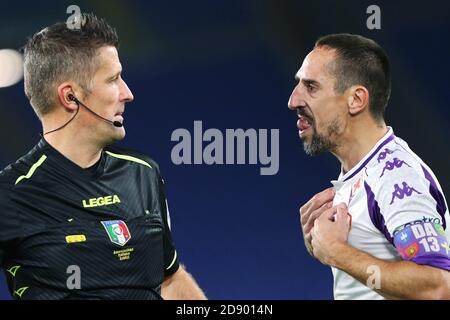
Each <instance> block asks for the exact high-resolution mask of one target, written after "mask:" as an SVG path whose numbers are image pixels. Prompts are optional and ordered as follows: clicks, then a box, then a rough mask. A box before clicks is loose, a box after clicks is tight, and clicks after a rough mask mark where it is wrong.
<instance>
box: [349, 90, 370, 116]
mask: <svg viewBox="0 0 450 320" xmlns="http://www.w3.org/2000/svg"><path fill="white" fill-rule="evenodd" d="M347 105H348V111H349V113H350V114H351V115H353V116H354V115H357V114H359V113H361V112H362V111H364V110H365V109H366V108H368V107H369V91H368V90H367V88H366V87H364V86H360V85H355V86H351V87H350V88H349V89H348V95H347Z"/></svg>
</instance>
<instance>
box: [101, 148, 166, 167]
mask: <svg viewBox="0 0 450 320" xmlns="http://www.w3.org/2000/svg"><path fill="white" fill-rule="evenodd" d="M105 151H106V152H107V153H108V152H109V153H110V154H115V155H122V156H128V157H133V158H136V159H139V160H141V161H144V162H146V163H148V164H149V165H150V167H151V168H152V169H155V170H156V172H157V173H158V174H159V173H160V172H159V165H158V163H157V162H156V161H155V160H153V159H152V158H151V157H150V156H148V155H147V154H145V153H143V152H141V151H139V150H136V149H133V148H128V147H121V146H120V147H119V146H115V145H113V146H108V147H106V148H105Z"/></svg>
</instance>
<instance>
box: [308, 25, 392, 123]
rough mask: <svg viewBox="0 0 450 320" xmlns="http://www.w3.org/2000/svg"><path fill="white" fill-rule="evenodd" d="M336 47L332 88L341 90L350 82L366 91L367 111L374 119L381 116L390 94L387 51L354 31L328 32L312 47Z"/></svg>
mask: <svg viewBox="0 0 450 320" xmlns="http://www.w3.org/2000/svg"><path fill="white" fill-rule="evenodd" d="M317 47H328V48H332V49H335V50H336V59H335V61H334V62H333V63H332V65H331V72H332V73H333V74H334V76H335V78H336V82H335V88H334V89H335V90H336V91H337V92H339V93H343V92H344V91H345V90H346V89H348V88H349V87H351V86H352V85H362V86H364V87H366V88H367V90H368V91H369V110H370V112H371V114H372V115H373V116H374V118H375V119H376V120H382V119H384V112H385V110H386V106H387V103H388V100H389V97H390V95H391V71H390V64H389V58H388V56H387V54H386V52H385V51H384V50H383V48H381V46H379V45H378V44H377V43H376V42H375V41H373V40H371V39H368V38H365V37H362V36H359V35H354V34H348V33H341V34H330V35H327V36H324V37H321V38H319V39H318V40H317V41H316V44H315V48H317Z"/></svg>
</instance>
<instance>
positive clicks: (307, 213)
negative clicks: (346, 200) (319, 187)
mask: <svg viewBox="0 0 450 320" xmlns="http://www.w3.org/2000/svg"><path fill="white" fill-rule="evenodd" d="M334 194H335V191H334V188H333V187H331V188H328V189H325V190H323V191H322V192H319V193H317V194H316V195H314V196H313V197H312V198H311V199H310V200H309V201H308V202H307V203H305V204H304V205H303V206H302V207H301V208H300V224H301V226H302V232H303V239H304V240H305V246H306V249H307V250H308V252H309V254H311V255H312V247H311V229H312V228H313V226H314V221H315V220H316V219H317V218H318V217H319V216H320V215H321V214H322V213H323V212H324V211H325V210H327V209H329V208H331V206H332V204H333V198H334Z"/></svg>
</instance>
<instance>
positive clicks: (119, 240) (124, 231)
mask: <svg viewBox="0 0 450 320" xmlns="http://www.w3.org/2000/svg"><path fill="white" fill-rule="evenodd" d="M101 222H102V225H103V227H104V228H105V230H106V233H107V234H108V236H109V240H111V242H112V243H114V244H117V245H119V246H124V245H125V244H126V243H127V242H128V241H129V240H130V239H131V234H130V231H129V230H128V227H127V225H126V223H125V222H123V221H122V220H111V221H101Z"/></svg>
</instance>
